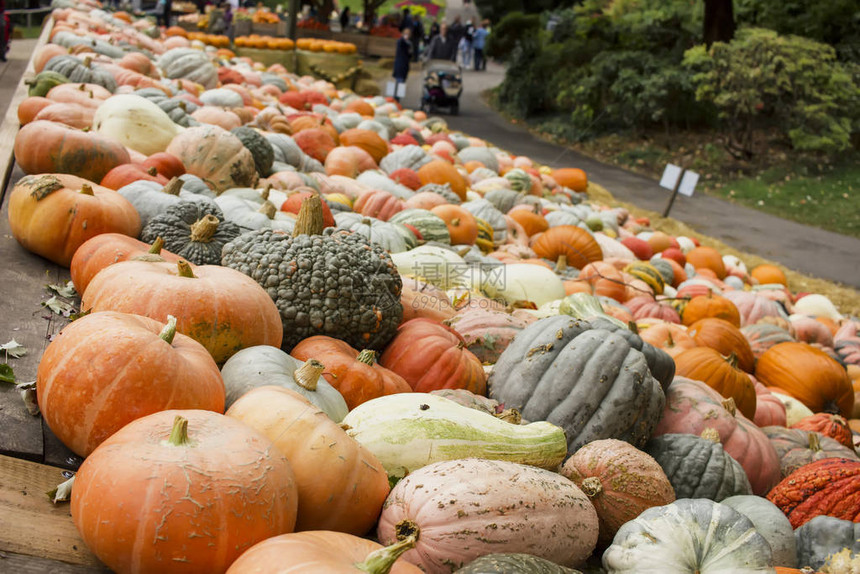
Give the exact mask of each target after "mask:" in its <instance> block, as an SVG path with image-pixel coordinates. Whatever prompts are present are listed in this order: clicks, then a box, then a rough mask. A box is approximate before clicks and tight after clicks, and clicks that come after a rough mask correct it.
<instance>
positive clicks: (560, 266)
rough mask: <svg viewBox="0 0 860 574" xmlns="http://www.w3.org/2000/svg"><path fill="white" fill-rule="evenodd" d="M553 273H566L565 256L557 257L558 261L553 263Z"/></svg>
mask: <svg viewBox="0 0 860 574" xmlns="http://www.w3.org/2000/svg"><path fill="white" fill-rule="evenodd" d="M555 271H556V273H558V272H561V271H567V255H565V254H564V253H562V254H561V255H559V256H558V261H556V262H555Z"/></svg>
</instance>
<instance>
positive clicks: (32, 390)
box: [15, 381, 39, 417]
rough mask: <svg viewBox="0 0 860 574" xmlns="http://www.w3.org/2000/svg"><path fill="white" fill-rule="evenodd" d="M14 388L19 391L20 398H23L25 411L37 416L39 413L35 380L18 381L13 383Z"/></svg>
mask: <svg viewBox="0 0 860 574" xmlns="http://www.w3.org/2000/svg"><path fill="white" fill-rule="evenodd" d="M15 388H16V389H18V392H19V393H21V398H22V399H23V400H24V406H26V407H27V412H29V413H30V414H31V415H32V416H34V417H35V416H37V415H38V414H39V402H38V401H37V400H36V381H30V382H29V383H20V384H18V385H15Z"/></svg>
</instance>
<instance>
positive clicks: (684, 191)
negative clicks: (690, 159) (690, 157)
mask: <svg viewBox="0 0 860 574" xmlns="http://www.w3.org/2000/svg"><path fill="white" fill-rule="evenodd" d="M698 181H699V174H698V173H696V172H695V171H685V172H684V177H682V178H681V187H679V188H678V193H680V194H681V195H686V196H687V197H693V191H695V189H696V183H698Z"/></svg>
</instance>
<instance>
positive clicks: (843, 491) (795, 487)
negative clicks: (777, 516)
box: [767, 458, 860, 529]
mask: <svg viewBox="0 0 860 574" xmlns="http://www.w3.org/2000/svg"><path fill="white" fill-rule="evenodd" d="M767 499H768V500H770V501H771V502H773V503H774V504H775V505H777V506H778V507H779V509H780V510H782V512H783V513H784V514H785V515H786V516H787V517H788V520H789V522H791V526H792V527H793V528H795V529H796V528H799V527H800V526H803V525H804V524H806V523H807V522H809V521H810V520H812V519H813V518H815V517H816V516H822V515H823V516H834V517H836V518H841V519H843V520H850V521H851V522H860V462H858V461H856V460H851V459H848V458H825V459H822V460H818V461H815V462H811V463H809V464H806V465H804V466H802V467H800V468H799V469H797V470H796V471H794V472H792V473H791V474H789V475H788V476H787V477H785V478H784V479H782V482H780V483H779V484H777V485H776V486H774V487H773V490H771V491H770V492H769V493H768V495H767Z"/></svg>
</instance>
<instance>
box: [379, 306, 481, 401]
mask: <svg viewBox="0 0 860 574" xmlns="http://www.w3.org/2000/svg"><path fill="white" fill-rule="evenodd" d="M379 363H380V364H381V365H382V366H384V367H386V368H388V369H391V370H392V371H394V372H395V373H397V374H398V375H400V376H401V377H403V378H404V379H406V382H407V383H409V386H410V387H412V390H414V391H416V392H419V393H428V392H430V391H435V390H437V389H466V390H467V391H471V392H473V393H475V394H476V395H485V394H486V393H487V378H486V375H485V374H484V368H483V366H482V365H481V361H479V360H478V358H477V357H476V356H475V355H473V354H472V353H471V351H469V350H468V349H466V341H465V340H464V339H463V337H462V336H461V335H460V334H459V333H457V332H456V331H455V330H454V329H451V328H450V327H447V326H445V325H441V324H439V323H437V322H436V321H433V320H432V319H425V318H419V319H412V320H411V321H407V322H406V323H403V324H402V325H400V327H399V328H398V329H397V334H396V335H395V336H394V339H392V340H391V342H390V343H389V344H388V346H387V347H386V348H385V351H384V352H383V353H382V356H381V357H380V358H379Z"/></svg>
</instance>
